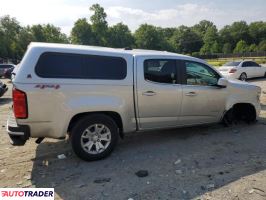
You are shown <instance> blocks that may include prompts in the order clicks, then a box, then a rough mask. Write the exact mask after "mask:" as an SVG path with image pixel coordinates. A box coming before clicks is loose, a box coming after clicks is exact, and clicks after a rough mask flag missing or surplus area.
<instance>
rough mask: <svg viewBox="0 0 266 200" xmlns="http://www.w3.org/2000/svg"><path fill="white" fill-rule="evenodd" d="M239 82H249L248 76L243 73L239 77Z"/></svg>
mask: <svg viewBox="0 0 266 200" xmlns="http://www.w3.org/2000/svg"><path fill="white" fill-rule="evenodd" d="M239 80H241V81H246V80H247V74H246V73H242V74H241V75H240V77H239Z"/></svg>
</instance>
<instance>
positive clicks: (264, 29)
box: [249, 21, 266, 44]
mask: <svg viewBox="0 0 266 200" xmlns="http://www.w3.org/2000/svg"><path fill="white" fill-rule="evenodd" d="M249 35H250V36H251V38H252V42H254V43H255V44H259V43H260V41H262V40H266V22H262V21H259V22H252V23H251V24H250V25H249Z"/></svg>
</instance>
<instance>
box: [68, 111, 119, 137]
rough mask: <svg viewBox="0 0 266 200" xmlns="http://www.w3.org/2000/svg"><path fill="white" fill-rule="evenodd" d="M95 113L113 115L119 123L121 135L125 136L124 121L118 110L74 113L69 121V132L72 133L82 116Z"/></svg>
mask: <svg viewBox="0 0 266 200" xmlns="http://www.w3.org/2000/svg"><path fill="white" fill-rule="evenodd" d="M93 114H103V115H106V116H108V117H111V118H112V119H113V120H114V121H115V123H116V124H117V126H118V128H119V135H120V137H121V138H124V131H123V121H122V118H121V115H120V114H119V113H117V112H114V111H97V112H82V113H78V114H76V115H74V116H73V117H72V118H71V120H70V121H69V123H68V128H67V132H68V133H70V131H71V129H72V128H73V126H74V125H75V124H76V122H78V121H79V120H80V119H81V118H83V117H85V116H88V115H93Z"/></svg>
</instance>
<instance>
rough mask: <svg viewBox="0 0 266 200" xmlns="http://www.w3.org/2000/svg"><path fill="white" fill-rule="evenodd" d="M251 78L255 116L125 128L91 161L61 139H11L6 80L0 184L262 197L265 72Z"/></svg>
mask: <svg viewBox="0 0 266 200" xmlns="http://www.w3.org/2000/svg"><path fill="white" fill-rule="evenodd" d="M2 81H4V82H7V80H4V79H2ZM251 82H253V83H254V84H257V85H260V86H261V87H262V88H263V90H264V91H265V94H264V93H263V94H262V98H261V105H262V112H261V115H260V118H259V121H258V123H256V124H253V125H247V124H243V123H240V124H238V125H234V126H232V127H223V126H222V125H220V124H215V125H210V126H202V127H193V128H181V129H175V130H170V131H169V130H168V131H156V132H146V133H135V134H130V135H128V136H127V137H125V139H124V140H121V141H120V142H119V144H118V146H117V148H116V149H115V151H114V152H113V154H112V155H111V156H110V157H108V158H107V159H105V160H102V161H97V162H83V161H81V160H79V159H78V158H77V157H76V156H75V155H73V152H72V150H71V148H70V145H69V142H68V141H67V140H64V141H58V140H51V139H45V140H44V141H43V142H42V143H41V144H40V145H37V144H35V140H33V139H31V140H29V141H28V142H27V143H26V145H25V146H23V147H13V146H11V145H10V144H9V138H8V136H7V134H6V131H5V129H6V127H5V125H6V119H7V116H8V113H9V112H10V107H11V103H12V102H11V85H10V84H8V86H9V89H10V90H9V91H8V92H7V93H6V94H5V95H4V96H3V97H2V98H0V180H1V181H0V187H54V188H55V192H56V199H115V200H119V199H126V200H127V199H130V198H131V199H134V200H137V199H226V200H227V199H232V200H233V199H234V200H237V199H241V200H242V199H254V200H257V199H258V200H259V199H266V79H255V80H252V81H251ZM60 154H64V155H65V156H66V158H65V159H58V157H57V156H58V155H60ZM139 170H147V171H148V173H149V174H148V176H146V177H143V178H140V177H138V176H136V174H135V173H136V172H137V171H139Z"/></svg>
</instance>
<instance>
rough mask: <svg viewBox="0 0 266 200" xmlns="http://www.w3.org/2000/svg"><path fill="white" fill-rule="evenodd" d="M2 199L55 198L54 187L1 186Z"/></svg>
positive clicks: (47, 199)
mask: <svg viewBox="0 0 266 200" xmlns="http://www.w3.org/2000/svg"><path fill="white" fill-rule="evenodd" d="M0 197H1V198H0V199H1V200H2V199H4V200H5V199H9V200H10V199H12V200H13V199H14V200H15V199H32V200H34V199H45V200H54V188H0Z"/></svg>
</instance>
